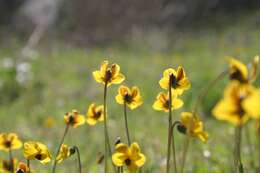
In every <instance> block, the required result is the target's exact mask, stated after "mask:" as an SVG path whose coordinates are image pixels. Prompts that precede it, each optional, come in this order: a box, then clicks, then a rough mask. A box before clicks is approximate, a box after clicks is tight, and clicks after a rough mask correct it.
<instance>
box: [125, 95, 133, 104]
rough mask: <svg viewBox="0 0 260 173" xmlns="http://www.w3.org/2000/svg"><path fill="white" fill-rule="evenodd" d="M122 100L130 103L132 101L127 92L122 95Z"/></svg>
mask: <svg viewBox="0 0 260 173" xmlns="http://www.w3.org/2000/svg"><path fill="white" fill-rule="evenodd" d="M124 100H125V101H126V102H127V103H131V102H132V96H131V95H130V94H128V93H125V95H124Z"/></svg>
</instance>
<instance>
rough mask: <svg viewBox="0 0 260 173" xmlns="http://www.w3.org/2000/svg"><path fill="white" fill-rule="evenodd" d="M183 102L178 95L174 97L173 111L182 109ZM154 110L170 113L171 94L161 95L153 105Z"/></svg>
mask: <svg viewBox="0 0 260 173" xmlns="http://www.w3.org/2000/svg"><path fill="white" fill-rule="evenodd" d="M182 105H183V101H182V100H181V99H178V98H177V96H176V95H173V96H172V110H175V109H179V108H180V107H182ZM153 109H155V110H158V111H164V112H169V94H166V93H162V92H161V93H159V94H158V96H157V98H156V101H155V102H154V104H153Z"/></svg>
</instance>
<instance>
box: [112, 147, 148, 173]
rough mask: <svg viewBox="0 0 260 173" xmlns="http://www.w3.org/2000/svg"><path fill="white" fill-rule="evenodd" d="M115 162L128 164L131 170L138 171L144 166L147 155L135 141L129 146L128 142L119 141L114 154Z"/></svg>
mask: <svg viewBox="0 0 260 173" xmlns="http://www.w3.org/2000/svg"><path fill="white" fill-rule="evenodd" d="M112 161H113V163H114V164H115V165H116V166H118V167H121V166H124V165H125V166H127V167H128V169H129V171H130V172H134V171H136V170H137V169H138V168H140V167H142V166H143V165H144V163H145V161H146V157H145V155H144V154H142V153H141V150H140V147H139V145H138V144H137V143H136V142H134V143H132V144H131V146H130V147H128V146H127V145H126V144H123V143H119V144H117V145H116V148H115V152H114V154H113V155H112Z"/></svg>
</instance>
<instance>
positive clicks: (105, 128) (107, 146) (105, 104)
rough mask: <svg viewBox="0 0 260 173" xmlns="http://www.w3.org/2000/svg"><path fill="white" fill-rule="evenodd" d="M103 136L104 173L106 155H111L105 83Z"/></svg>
mask: <svg viewBox="0 0 260 173" xmlns="http://www.w3.org/2000/svg"><path fill="white" fill-rule="evenodd" d="M104 136H105V146H104V147H105V154H104V159H105V167H104V172H105V173H106V172H107V169H108V165H107V158H108V154H109V156H111V155H112V150H111V145H110V141H109V134H108V129H107V82H106V83H105V86H104ZM114 171H115V172H116V169H115V167H114Z"/></svg>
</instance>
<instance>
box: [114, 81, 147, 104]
mask: <svg viewBox="0 0 260 173" xmlns="http://www.w3.org/2000/svg"><path fill="white" fill-rule="evenodd" d="M116 102H117V103H118V104H121V105H123V104H126V105H127V106H128V107H129V108H130V109H135V108H137V107H139V106H140V105H142V104H143V100H142V97H141V94H140V90H139V88H138V87H136V86H133V87H132V88H128V87H127V86H124V85H121V86H120V87H119V88H118V94H117V96H116Z"/></svg>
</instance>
